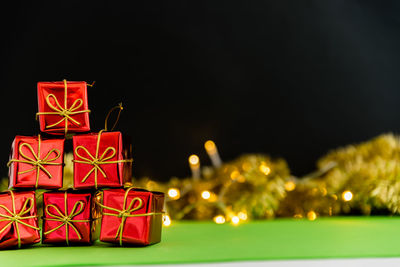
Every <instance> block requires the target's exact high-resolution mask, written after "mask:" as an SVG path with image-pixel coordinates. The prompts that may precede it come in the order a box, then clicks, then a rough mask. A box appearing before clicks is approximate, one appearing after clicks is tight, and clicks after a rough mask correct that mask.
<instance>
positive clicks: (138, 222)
mask: <svg viewBox="0 0 400 267" xmlns="http://www.w3.org/2000/svg"><path fill="white" fill-rule="evenodd" d="M96 202H97V203H96ZM163 207H164V193H160V192H149V191H146V190H140V189H132V188H128V189H107V190H103V191H102V192H99V193H98V194H97V196H96V197H95V198H94V208H93V214H92V216H93V218H96V219H95V223H94V225H93V230H92V231H93V236H99V239H100V241H103V242H111V243H116V244H120V245H127V244H131V245H149V244H154V243H158V242H160V241H161V228H162V217H163V215H162V212H163ZM124 211H125V213H124ZM118 214H120V215H119V216H118ZM123 214H125V215H127V216H126V217H125V219H124V216H125V215H123ZM135 216H136V217H135ZM121 229H122V233H121V232H120V230H121Z"/></svg>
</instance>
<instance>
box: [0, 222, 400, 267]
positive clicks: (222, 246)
mask: <svg viewBox="0 0 400 267" xmlns="http://www.w3.org/2000/svg"><path fill="white" fill-rule="evenodd" d="M399 256H400V217H357V218H355V217H341V218H338V217H336V218H321V219H317V220H315V221H307V220H291V219H277V220H272V221H256V222H249V223H244V224H241V225H239V226H233V225H230V224H223V225H216V224H215V223H212V222H173V224H172V225H171V226H170V227H169V228H164V229H163V240H162V242H161V243H159V244H156V245H153V246H149V247H130V248H121V247H115V246H110V245H108V244H104V243H100V242H98V243H96V244H95V245H93V246H88V247H53V246H46V247H43V246H41V245H38V246H34V247H30V248H24V249H19V250H5V251H0V263H1V266H9V267H11V266H67V265H68V266H69V265H75V266H79V265H98V266H101V265H130V264H162V263H198V262H221V261H243V260H271V259H314V258H360V257H363V258H364V257H399Z"/></svg>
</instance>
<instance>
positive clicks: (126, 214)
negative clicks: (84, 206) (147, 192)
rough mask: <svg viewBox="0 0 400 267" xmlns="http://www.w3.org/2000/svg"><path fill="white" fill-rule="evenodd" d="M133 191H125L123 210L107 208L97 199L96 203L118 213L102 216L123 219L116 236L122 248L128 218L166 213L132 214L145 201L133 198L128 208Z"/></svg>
mask: <svg viewBox="0 0 400 267" xmlns="http://www.w3.org/2000/svg"><path fill="white" fill-rule="evenodd" d="M132 189H134V188H133V187H129V188H127V189H126V191H125V195H124V203H123V205H122V210H119V209H116V208H113V207H109V206H105V205H103V204H101V203H100V202H98V201H97V200H96V199H95V203H96V204H97V205H99V206H100V207H102V208H103V209H108V210H111V211H115V212H116V213H110V212H102V215H108V216H115V217H118V218H121V223H120V224H119V226H118V229H117V233H116V235H115V239H119V245H120V246H122V237H123V232H124V227H125V223H126V220H127V218H132V217H143V216H151V215H162V214H164V212H148V213H141V214H131V213H132V212H135V211H137V210H139V209H141V208H142V207H143V200H142V199H141V198H140V197H135V198H133V199H132V200H131V202H130V203H129V205H128V206H127V203H128V194H129V191H131V190H132ZM135 202H137V203H138V204H137V205H136V207H135Z"/></svg>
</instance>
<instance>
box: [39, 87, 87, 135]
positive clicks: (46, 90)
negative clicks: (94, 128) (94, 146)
mask: <svg viewBox="0 0 400 267" xmlns="http://www.w3.org/2000/svg"><path fill="white" fill-rule="evenodd" d="M37 92H38V104H39V112H38V113H37V115H38V116H39V124H40V130H41V131H42V132H47V133H50V134H66V133H67V132H88V131H90V125H89V112H90V110H89V109H88V100H87V85H86V82H67V81H66V80H64V81H62V82H38V87H37Z"/></svg>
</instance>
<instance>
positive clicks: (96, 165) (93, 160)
mask: <svg viewBox="0 0 400 267" xmlns="http://www.w3.org/2000/svg"><path fill="white" fill-rule="evenodd" d="M103 131H104V130H101V131H100V132H99V133H98V135H97V145H96V154H95V155H94V156H93V155H92V154H90V152H89V150H87V148H86V147H84V146H77V147H76V148H75V150H74V153H75V155H76V156H77V157H78V158H80V159H81V160H73V162H76V163H82V164H89V165H93V168H92V169H91V170H90V171H89V172H88V173H87V174H86V175H85V177H83V179H82V181H81V183H84V182H85V181H86V179H87V178H88V177H89V176H90V174H92V172H94V184H95V187H96V189H97V176H98V172H100V173H101V174H102V175H103V177H104V178H107V175H106V173H105V172H104V170H103V169H102V168H101V167H100V165H103V164H115V163H120V162H132V161H133V160H132V159H125V160H110V159H112V158H113V157H114V156H115V154H116V153H117V151H116V149H115V148H114V147H111V146H109V147H107V148H106V149H105V150H104V152H103V154H101V156H100V157H99V148H100V139H101V134H102V133H103ZM80 149H82V150H83V151H85V152H86V154H87V155H88V156H89V158H87V157H84V156H82V155H80V153H79V150H80ZM110 151H111V154H110V155H109V156H107V154H109V152H110Z"/></svg>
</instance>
